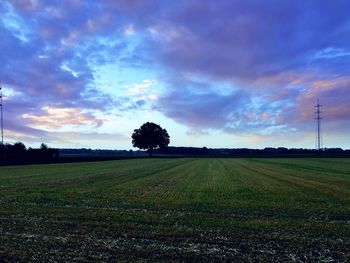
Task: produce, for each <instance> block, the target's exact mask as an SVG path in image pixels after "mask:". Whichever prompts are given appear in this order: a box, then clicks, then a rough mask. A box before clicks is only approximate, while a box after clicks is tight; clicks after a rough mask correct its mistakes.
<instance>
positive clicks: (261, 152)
mask: <svg viewBox="0 0 350 263" xmlns="http://www.w3.org/2000/svg"><path fill="white" fill-rule="evenodd" d="M156 152H157V153H158V154H172V155H213V156H218V155H219V156H220V155H222V156H284V155H287V156H298V155H305V156H309V155H310V156H311V155H327V156H331V155H349V156H350V150H343V149H342V148H325V149H323V150H320V151H319V150H316V149H304V148H290V149H288V148H285V147H278V148H272V147H267V148H264V149H248V148H233V149H232V148H231V149H230V148H207V147H202V148H198V147H167V148H165V149H159V150H157V151H156Z"/></svg>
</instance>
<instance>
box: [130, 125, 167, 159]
mask: <svg viewBox="0 0 350 263" xmlns="http://www.w3.org/2000/svg"><path fill="white" fill-rule="evenodd" d="M131 138H132V145H133V146H134V147H137V148H139V149H143V150H147V151H148V153H149V156H150V157H151V156H152V151H153V149H157V148H163V147H166V146H168V144H169V142H170V137H169V134H168V132H167V131H166V129H162V127H160V126H159V125H158V124H155V123H153V122H146V123H144V124H143V125H142V126H141V127H140V128H139V129H136V130H134V133H133V134H132V136H131Z"/></svg>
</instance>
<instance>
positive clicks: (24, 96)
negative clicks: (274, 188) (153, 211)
mask: <svg viewBox="0 0 350 263" xmlns="http://www.w3.org/2000/svg"><path fill="white" fill-rule="evenodd" d="M349 10H350V1H348V0H322V1H319V0H314V1H313V0H306V1H305V0H295V1H289V0H285V1H283V0H266V1H261V0H217V1H214V0H208V1H203V0H177V1H173V0H158V1H156V0H155V1H151V0H101V1H83V0H11V1H10V0H2V1H1V2H0V14H1V16H0V59H1V68H0V79H1V82H2V87H3V111H4V137H5V142H9V143H13V142H16V141H22V142H24V143H25V144H26V145H27V146H32V147H38V146H39V145H40V143H42V142H44V143H46V144H48V145H49V146H51V147H59V148H83V147H85V148H100V149H132V144H131V134H132V132H133V130H134V129H137V128H139V127H140V126H141V125H142V124H143V123H145V122H147V121H150V122H155V123H157V124H159V125H161V126H162V127H163V128H165V129H166V130H167V131H168V133H169V135H170V145H172V146H195V147H204V146H206V147H215V148H222V147H226V148H264V147H279V146H281V147H288V148H314V147H315V141H316V140H315V139H316V136H315V131H316V121H315V119H314V118H315V114H314V111H315V108H314V105H316V104H317V99H319V100H320V104H322V105H323V107H322V111H323V113H322V115H323V116H322V117H323V119H322V126H321V127H322V133H323V146H324V147H328V148H331V147H342V148H350V135H349V129H350V67H349V65H350V12H349Z"/></svg>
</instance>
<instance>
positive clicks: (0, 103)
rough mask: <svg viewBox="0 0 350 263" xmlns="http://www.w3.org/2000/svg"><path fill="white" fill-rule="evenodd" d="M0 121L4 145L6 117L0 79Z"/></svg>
mask: <svg viewBox="0 0 350 263" xmlns="http://www.w3.org/2000/svg"><path fill="white" fill-rule="evenodd" d="M0 111H1V113H0V122H1V144H2V145H4V119H3V114H2V81H0Z"/></svg>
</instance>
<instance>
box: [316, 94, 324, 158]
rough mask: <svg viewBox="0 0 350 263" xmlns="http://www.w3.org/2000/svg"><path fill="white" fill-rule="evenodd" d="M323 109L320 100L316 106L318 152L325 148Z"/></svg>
mask: <svg viewBox="0 0 350 263" xmlns="http://www.w3.org/2000/svg"><path fill="white" fill-rule="evenodd" d="M321 107H322V105H320V101H319V99H317V105H316V106H315V108H316V111H315V113H316V118H315V119H316V121H317V128H316V129H317V130H316V149H317V150H319V151H320V150H322V148H323V145H322V144H323V142H322V132H321V120H322V117H321V113H322V111H321Z"/></svg>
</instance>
